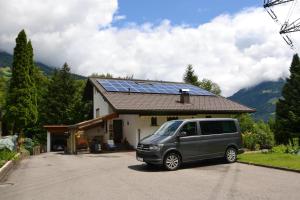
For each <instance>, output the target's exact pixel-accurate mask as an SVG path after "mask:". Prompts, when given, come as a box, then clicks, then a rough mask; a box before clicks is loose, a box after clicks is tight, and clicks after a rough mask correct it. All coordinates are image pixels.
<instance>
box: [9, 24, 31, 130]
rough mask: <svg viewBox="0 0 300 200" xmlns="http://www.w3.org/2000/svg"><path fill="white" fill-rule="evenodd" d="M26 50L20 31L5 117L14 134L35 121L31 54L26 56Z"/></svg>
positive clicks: (23, 34) (25, 42)
mask: <svg viewBox="0 0 300 200" xmlns="http://www.w3.org/2000/svg"><path fill="white" fill-rule="evenodd" d="M28 49H29V47H28V42H27V37H26V33H25V31H24V30H22V31H21V32H20V33H19V34H18V37H17V38H16V47H15V48H14V56H13V63H12V77H11V80H10V85H9V93H8V97H7V98H8V99H7V106H6V116H5V119H6V121H7V123H8V124H10V125H11V126H12V128H13V130H14V131H15V132H22V131H23V129H24V128H25V127H26V126H27V125H29V124H34V123H35V122H36V120H37V119H36V116H37V113H36V112H37V109H36V104H35V103H34V102H33V101H32V99H33V97H32V95H33V84H32V82H31V79H30V74H29V65H30V62H31V57H32V56H33V54H32V55H28ZM31 49H32V47H31Z"/></svg>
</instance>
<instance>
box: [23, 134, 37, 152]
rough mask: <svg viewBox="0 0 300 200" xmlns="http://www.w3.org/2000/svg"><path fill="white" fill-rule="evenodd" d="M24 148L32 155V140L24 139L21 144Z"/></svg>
mask: <svg viewBox="0 0 300 200" xmlns="http://www.w3.org/2000/svg"><path fill="white" fill-rule="evenodd" d="M23 146H24V148H25V149H26V150H27V151H29V152H30V154H32V153H33V147H34V143H33V141H32V139H30V138H25V139H24V143H23Z"/></svg>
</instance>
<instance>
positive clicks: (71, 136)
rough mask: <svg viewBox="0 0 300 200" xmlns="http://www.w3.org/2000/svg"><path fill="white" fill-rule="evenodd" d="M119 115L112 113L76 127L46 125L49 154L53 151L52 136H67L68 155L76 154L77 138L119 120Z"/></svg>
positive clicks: (75, 125) (78, 124)
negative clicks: (82, 133)
mask: <svg viewBox="0 0 300 200" xmlns="http://www.w3.org/2000/svg"><path fill="white" fill-rule="evenodd" d="M118 116H119V115H118V114H116V113H112V114H109V115H105V116H102V117H98V118H95V119H91V120H87V121H83V122H80V123H77V124H74V125H45V126H44V128H45V129H46V130H47V152H50V150H51V148H50V147H51V134H66V135H67V153H70V154H76V153H77V149H76V136H77V135H78V134H80V132H82V131H85V130H88V129H90V128H94V127H97V126H99V125H100V124H101V123H103V122H104V121H107V120H110V119H113V118H117V117H118Z"/></svg>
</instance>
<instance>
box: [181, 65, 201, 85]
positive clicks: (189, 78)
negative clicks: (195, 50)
mask: <svg viewBox="0 0 300 200" xmlns="http://www.w3.org/2000/svg"><path fill="white" fill-rule="evenodd" d="M183 81H184V82H185V83H189V84H192V85H195V86H199V81H198V76H197V75H196V74H195V71H194V69H193V66H192V65H188V66H187V68H186V71H185V74H184V76H183Z"/></svg>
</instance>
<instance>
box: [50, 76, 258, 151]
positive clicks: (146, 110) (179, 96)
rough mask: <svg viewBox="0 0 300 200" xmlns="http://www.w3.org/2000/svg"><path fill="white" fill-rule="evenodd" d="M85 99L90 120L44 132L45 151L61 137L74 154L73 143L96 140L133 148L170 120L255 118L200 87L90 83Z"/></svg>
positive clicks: (141, 82)
mask: <svg viewBox="0 0 300 200" xmlns="http://www.w3.org/2000/svg"><path fill="white" fill-rule="evenodd" d="M85 97H86V98H88V99H90V100H92V102H93V119H92V120H88V121H85V122H81V123H79V124H75V125H71V126H62V127H59V126H52V127H51V126H48V127H47V126H45V128H47V130H48V140H47V141H48V146H50V145H51V144H50V143H51V135H52V136H55V134H56V132H60V133H61V132H64V133H69V135H68V138H69V139H68V147H69V148H70V149H71V152H76V145H78V144H77V143H76V140H77V141H78V140H79V138H81V137H84V138H86V139H87V140H88V141H91V140H92V138H93V137H96V136H97V137H99V138H100V140H101V142H102V143H107V141H108V140H114V142H115V143H124V142H126V143H127V142H128V143H129V144H130V145H131V146H132V147H136V146H137V144H138V142H139V140H140V139H141V138H143V137H146V136H147V135H149V134H151V133H153V132H154V131H155V130H157V129H158V128H159V126H160V125H162V124H163V123H164V122H166V121H168V120H174V119H185V118H223V117H234V116H235V115H236V114H240V113H251V112H255V110H253V109H251V108H248V107H246V106H244V105H241V104H239V103H236V102H233V101H231V100H229V99H226V98H224V97H222V96H218V95H214V94H212V93H210V92H208V91H206V90H203V89H201V88H199V87H196V86H193V85H189V84H185V83H176V82H165V81H150V80H124V79H101V78H89V80H88V82H87V85H86V88H85ZM58 129H60V130H58ZM72 134H73V136H72ZM48 150H49V151H50V148H49V147H48Z"/></svg>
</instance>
